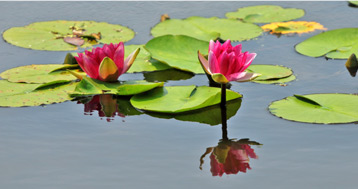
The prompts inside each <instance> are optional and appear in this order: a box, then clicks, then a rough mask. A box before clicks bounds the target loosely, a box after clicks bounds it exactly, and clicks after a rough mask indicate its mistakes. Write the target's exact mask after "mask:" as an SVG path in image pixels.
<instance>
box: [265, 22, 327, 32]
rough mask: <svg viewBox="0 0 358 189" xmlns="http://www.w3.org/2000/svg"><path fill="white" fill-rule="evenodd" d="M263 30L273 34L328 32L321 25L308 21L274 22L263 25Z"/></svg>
mask: <svg viewBox="0 0 358 189" xmlns="http://www.w3.org/2000/svg"><path fill="white" fill-rule="evenodd" d="M261 28H262V29H263V30H264V31H265V32H267V31H269V32H270V33H271V34H294V33H309V32H313V31H315V30H327V28H325V27H323V25H321V24H320V23H317V22H307V21H290V22H274V23H270V24H266V25H263V26H261Z"/></svg>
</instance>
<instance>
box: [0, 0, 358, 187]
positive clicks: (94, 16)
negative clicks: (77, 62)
mask: <svg viewBox="0 0 358 189" xmlns="http://www.w3.org/2000/svg"><path fill="white" fill-rule="evenodd" d="M261 4H272V5H281V6H283V7H293V8H302V9H304V10H305V12H306V14H305V16H304V17H302V18H300V19H298V20H305V21H316V22H319V23H321V24H323V25H324V26H325V27H326V28H328V29H330V30H332V29H338V28H348V27H357V25H358V21H357V19H355V18H357V16H358V8H352V7H349V6H348V3H347V2H344V1H341V2H0V14H1V17H0V31H1V32H3V31H5V30H6V29H8V28H10V27H15V26H24V25H27V24H29V23H31V22H37V21H47V20H60V19H63V20H94V21H106V22H109V23H112V24H121V25H124V26H128V27H130V28H131V29H133V30H134V31H135V32H136V37H135V38H134V39H133V40H131V41H129V42H128V43H126V44H144V43H146V42H147V41H148V40H150V39H151V38H152V37H151V36H150V29H151V27H153V26H154V25H155V24H157V23H158V21H159V20H160V16H161V15H162V14H164V13H167V14H169V16H170V17H171V18H186V17H189V16H203V17H212V16H217V17H225V13H226V12H232V11H235V10H236V9H237V8H239V7H244V6H249V5H261ZM319 32H320V31H317V32H313V33H309V34H302V35H294V36H281V37H279V38H278V37H277V36H273V35H269V34H264V35H263V36H260V37H258V38H257V39H255V40H251V41H245V42H243V47H244V49H245V50H247V51H250V52H256V53H257V54H258V56H257V58H256V59H255V60H254V62H253V64H278V65H284V66H287V67H290V68H292V69H293V71H294V74H295V75H296V76H297V80H296V81H293V82H290V83H289V84H288V86H285V87H283V86H278V85H263V84H256V83H233V86H232V88H231V89H232V90H234V91H237V92H240V93H241V94H243V96H244V97H243V99H242V103H241V107H240V109H239V110H238V112H237V114H236V115H235V116H233V117H232V118H231V119H229V120H228V122H227V124H228V129H227V132H228V137H229V138H230V139H233V138H236V139H237V140H240V139H245V138H249V139H250V140H251V141H256V142H258V143H260V144H262V145H260V146H257V145H251V148H252V149H254V151H255V153H256V155H257V156H258V158H257V159H255V158H251V159H250V167H251V169H247V171H246V173H243V172H239V173H238V174H230V175H226V174H224V175H223V176H222V177H219V176H212V173H211V171H210V169H211V167H210V158H209V156H210V155H206V157H205V158H204V163H203V165H202V170H201V169H199V166H200V157H201V156H202V155H203V154H204V152H205V151H206V150H207V148H209V147H215V146H217V145H218V143H219V141H220V139H221V138H222V128H221V126H220V125H217V126H210V125H207V124H202V123H197V122H188V121H180V120H175V119H160V118H156V117H152V116H149V115H146V114H142V115H136V116H125V117H120V116H117V117H114V118H113V120H111V121H109V122H108V121H106V118H101V117H99V116H98V115H97V112H93V113H92V115H87V114H88V113H85V112H84V105H83V104H77V102H75V101H74V102H71V101H70V102H65V103H61V104H54V105H46V106H41V107H25V108H0V167H1V171H0V188H6V189H17V188H19V189H20V188H36V189H42V188H44V189H45V188H46V189H47V188H54V189H57V188H58V189H63V188H66V189H72V188H73V189H74V188H76V189H77V188H87V189H96V188H108V189H110V188H113V189H114V188H218V187H220V188H233V187H236V188H238V187H240V188H275V189H276V188H292V189H295V188H297V189H298V188H325V189H329V188H356V185H357V184H358V180H357V179H356V175H357V174H358V163H357V161H356V160H357V158H358V140H357V135H358V127H357V125H356V124H339V125H319V124H305V123H298V122H291V121H287V120H283V119H280V118H277V117H275V116H272V115H271V114H270V113H269V112H268V110H267V107H268V105H269V104H270V103H271V102H272V101H275V100H279V99H282V98H284V97H286V96H291V95H293V94H309V93H357V92H358V84H357V83H358V82H357V78H352V77H351V76H350V75H349V73H348V72H347V70H346V68H345V67H344V63H345V60H326V59H324V58H322V57H321V58H310V57H306V56H303V55H300V54H298V53H296V52H295V50H294V45H295V44H297V43H299V42H301V41H303V40H305V39H307V38H308V37H310V36H313V35H315V34H318V33H319ZM65 55H66V52H47V51H36V50H29V49H24V48H19V47H16V46H12V45H10V44H7V43H6V42H4V41H3V40H1V41H0V60H1V62H0V72H2V71H5V70H7V69H10V68H13V67H16V66H22V65H29V64H48V63H62V61H63V59H64V57H65ZM120 79H121V80H130V79H144V76H143V74H141V73H139V74H125V75H123V76H121V78H120ZM192 84H195V85H199V86H200V85H208V82H207V78H206V76H205V75H196V76H194V77H192V78H190V79H187V80H180V81H168V82H166V85H168V86H169V85H192Z"/></svg>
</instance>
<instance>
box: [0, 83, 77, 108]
mask: <svg viewBox="0 0 358 189" xmlns="http://www.w3.org/2000/svg"><path fill="white" fill-rule="evenodd" d="M40 86H41V84H25V83H12V82H9V81H6V80H0V106H1V107H22V106H40V105H44V104H53V103H60V102H64V101H67V100H71V99H72V98H71V97H69V96H68V91H72V90H73V89H74V88H75V86H76V84H75V83H70V84H67V85H57V84H54V83H53V84H52V87H50V86H42V87H40Z"/></svg>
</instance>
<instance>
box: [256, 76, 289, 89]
mask: <svg viewBox="0 0 358 189" xmlns="http://www.w3.org/2000/svg"><path fill="white" fill-rule="evenodd" d="M295 79H296V76H295V75H293V74H292V75H290V76H288V77H284V78H279V79H268V80H257V81H256V80H255V79H254V80H252V82H254V83H260V84H278V85H282V86H286V83H288V82H291V81H293V80H295Z"/></svg>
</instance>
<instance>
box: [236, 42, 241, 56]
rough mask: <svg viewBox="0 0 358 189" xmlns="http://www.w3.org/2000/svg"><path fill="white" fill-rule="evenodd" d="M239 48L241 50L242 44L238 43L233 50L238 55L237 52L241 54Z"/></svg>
mask: <svg viewBox="0 0 358 189" xmlns="http://www.w3.org/2000/svg"><path fill="white" fill-rule="evenodd" d="M241 50H242V45H241V44H238V45H236V46H235V47H234V52H235V54H236V56H238V55H239V54H241Z"/></svg>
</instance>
